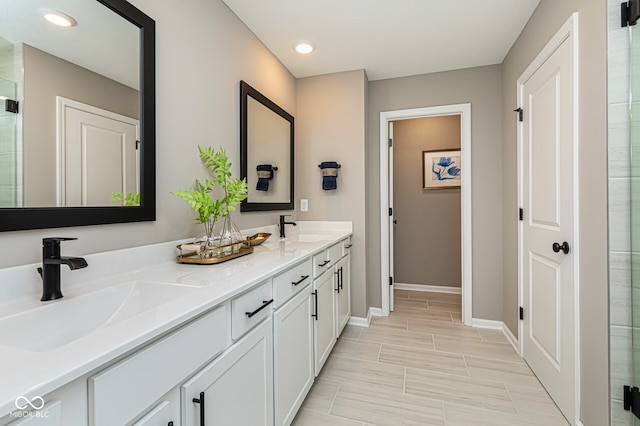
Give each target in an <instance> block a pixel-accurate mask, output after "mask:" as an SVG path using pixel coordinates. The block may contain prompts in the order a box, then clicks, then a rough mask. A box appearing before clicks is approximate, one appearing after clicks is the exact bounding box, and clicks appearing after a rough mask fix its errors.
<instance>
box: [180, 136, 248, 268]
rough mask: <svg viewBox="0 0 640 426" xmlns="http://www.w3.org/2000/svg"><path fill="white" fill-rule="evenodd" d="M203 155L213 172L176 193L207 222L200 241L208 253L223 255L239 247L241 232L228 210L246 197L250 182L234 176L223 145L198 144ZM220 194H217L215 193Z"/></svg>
mask: <svg viewBox="0 0 640 426" xmlns="http://www.w3.org/2000/svg"><path fill="white" fill-rule="evenodd" d="M198 151H199V152H200V159H201V160H202V162H203V164H204V165H205V166H206V167H207V169H208V170H209V172H210V173H211V175H212V179H205V180H204V181H203V182H201V181H200V180H198V179H196V182H195V186H194V188H191V189H190V190H188V191H176V192H175V193H174V194H175V195H176V196H178V197H180V198H182V199H183V200H185V201H186V202H187V204H189V206H190V207H191V208H192V209H193V211H194V212H196V214H197V217H196V219H195V220H196V223H199V224H202V225H204V230H205V234H204V236H203V237H202V238H201V239H199V241H198V242H199V243H200V244H201V245H202V246H203V247H204V248H205V249H204V250H201V254H204V255H205V256H206V257H221V256H225V255H228V254H232V253H235V252H237V251H238V250H239V249H240V246H241V242H242V235H241V234H240V231H238V228H237V227H236V226H235V225H234V224H233V222H232V221H231V218H230V217H229V213H231V212H232V211H234V210H235V209H236V206H237V205H238V204H240V202H242V200H244V199H245V198H247V192H248V188H247V182H246V180H245V179H237V178H234V177H233V176H232V174H231V163H230V162H229V158H228V157H227V153H226V151H225V150H224V148H220V150H218V151H216V150H215V149H214V148H212V147H206V148H204V147H201V146H198ZM216 192H217V193H218V194H220V196H219V197H218V198H216V197H215V195H216V194H215V193H216Z"/></svg>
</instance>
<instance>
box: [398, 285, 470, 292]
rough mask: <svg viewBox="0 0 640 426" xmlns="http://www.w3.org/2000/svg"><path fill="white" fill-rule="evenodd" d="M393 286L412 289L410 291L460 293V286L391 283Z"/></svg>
mask: <svg viewBox="0 0 640 426" xmlns="http://www.w3.org/2000/svg"><path fill="white" fill-rule="evenodd" d="M393 287H394V288H395V289H396V290H412V291H428V292H431V293H448V294H462V289H461V288H460V287H448V286H441V285H423V284H407V283H393Z"/></svg>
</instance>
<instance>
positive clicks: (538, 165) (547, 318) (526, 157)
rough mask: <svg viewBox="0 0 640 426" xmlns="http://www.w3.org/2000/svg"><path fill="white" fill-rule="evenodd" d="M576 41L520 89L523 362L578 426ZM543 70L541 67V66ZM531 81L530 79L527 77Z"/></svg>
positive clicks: (559, 47)
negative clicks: (575, 236)
mask: <svg viewBox="0 0 640 426" xmlns="http://www.w3.org/2000/svg"><path fill="white" fill-rule="evenodd" d="M572 52H573V48H572V41H571V38H565V39H564V41H561V42H559V44H558V45H557V48H555V50H552V53H550V54H549V55H548V56H547V57H546V59H544V58H543V60H542V61H540V62H541V64H536V65H535V66H534V69H533V71H532V72H531V73H530V75H529V76H528V77H525V78H524V79H523V80H521V81H520V83H519V90H520V95H521V105H522V108H523V109H524V117H523V118H524V121H523V123H522V134H521V135H522V136H521V144H522V145H521V170H522V175H521V176H522V182H521V185H522V186H521V202H522V207H523V209H524V216H523V222H522V229H521V244H522V246H521V254H520V256H521V257H520V259H521V260H520V261H521V279H522V302H523V307H524V318H523V321H522V334H521V335H522V351H523V352H522V355H523V357H524V359H525V360H526V362H527V363H528V364H529V365H530V366H531V369H532V370H533V372H534V373H535V374H536V376H537V377H538V378H539V379H540V381H541V382H542V384H543V385H544V387H545V388H546V389H547V391H548V392H549V394H550V395H551V397H552V398H553V400H554V401H555V402H556V404H557V405H558V407H559V408H560V410H561V411H562V412H563V413H564V415H565V416H566V417H567V419H569V421H570V422H572V423H573V422H574V421H575V414H576V412H575V409H576V397H575V395H576V393H575V375H576V372H575V351H576V342H575V292H574V290H575V286H576V283H575V278H576V277H575V276H574V274H575V271H574V266H575V262H576V256H575V247H574V241H575V239H574V234H575V228H574V220H575V219H574V212H575V210H574V209H575V208H576V206H575V201H574V200H575V198H574V194H575V191H576V188H575V174H574V171H575V165H574V158H575V157H574V154H575V152H574V150H575V149H577V147H576V146H575V145H574V143H575V142H574V73H573V53H572ZM534 63H535V62H534ZM525 74H527V73H526V72H525Z"/></svg>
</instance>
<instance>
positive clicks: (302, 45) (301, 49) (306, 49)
mask: <svg viewBox="0 0 640 426" xmlns="http://www.w3.org/2000/svg"><path fill="white" fill-rule="evenodd" d="M293 49H294V50H295V51H296V52H298V53H299V54H301V55H308V54H309V53H311V52H313V51H314V50H316V46H315V45H314V44H313V43H311V42H310V41H306V40H301V41H297V42H295V43H294V44H293Z"/></svg>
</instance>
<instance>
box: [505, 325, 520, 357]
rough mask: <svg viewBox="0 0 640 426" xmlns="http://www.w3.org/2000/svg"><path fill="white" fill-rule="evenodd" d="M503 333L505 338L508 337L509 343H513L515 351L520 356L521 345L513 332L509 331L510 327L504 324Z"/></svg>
mask: <svg viewBox="0 0 640 426" xmlns="http://www.w3.org/2000/svg"><path fill="white" fill-rule="evenodd" d="M502 332H503V333H504V335H505V336H507V340H508V341H509V343H511V346H513V350H515V351H516V353H517V354H519V355H520V345H519V344H518V339H517V338H516V336H514V335H513V333H512V332H511V330H509V327H507V324H505V323H504V322H503V323H502Z"/></svg>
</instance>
